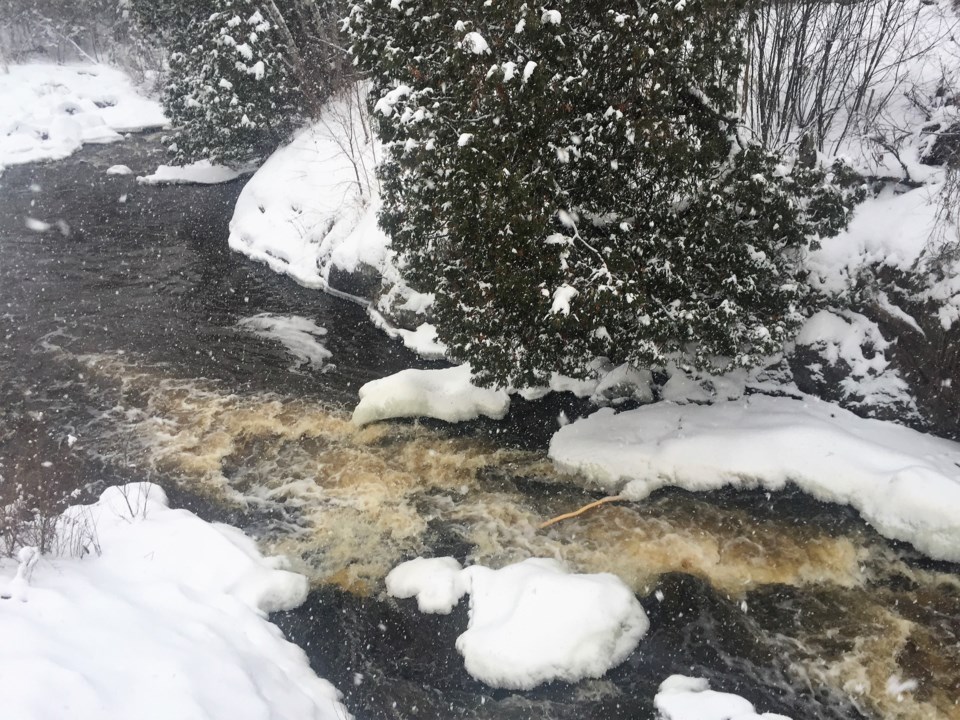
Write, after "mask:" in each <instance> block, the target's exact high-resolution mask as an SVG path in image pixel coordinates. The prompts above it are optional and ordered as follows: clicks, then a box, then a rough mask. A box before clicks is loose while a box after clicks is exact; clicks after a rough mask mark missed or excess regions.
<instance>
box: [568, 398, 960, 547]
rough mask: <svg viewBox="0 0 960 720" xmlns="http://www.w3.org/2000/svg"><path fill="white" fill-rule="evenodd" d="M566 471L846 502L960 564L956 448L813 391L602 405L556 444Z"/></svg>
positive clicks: (614, 483) (616, 482)
mask: <svg viewBox="0 0 960 720" xmlns="http://www.w3.org/2000/svg"><path fill="white" fill-rule="evenodd" d="M550 457H551V458H552V459H553V460H554V462H555V463H556V464H557V465H558V466H560V467H561V468H564V469H567V470H573V471H579V472H582V473H584V474H586V475H587V476H588V477H589V478H591V479H593V480H595V481H596V482H598V483H599V484H601V485H602V486H604V487H605V488H606V489H607V490H608V491H610V492H620V493H621V494H623V495H625V496H627V497H628V498H631V499H635V500H640V499H642V498H645V497H646V496H647V495H649V494H650V493H651V492H653V491H654V490H657V489H658V488H661V487H666V486H677V487H682V488H685V489H687V490H691V491H708V490H715V489H717V488H720V487H723V486H724V485H735V486H741V487H763V488H766V489H768V490H780V489H782V488H783V487H784V486H785V485H786V483H787V482H793V483H795V484H796V485H798V486H799V487H800V488H801V489H802V490H803V491H805V492H808V493H810V494H811V495H813V496H814V497H816V498H817V499H819V500H822V501H825V502H836V503H841V504H848V505H851V506H852V507H854V508H856V509H857V510H858V511H859V512H860V514H861V515H862V516H863V518H864V519H865V520H866V521H867V522H869V523H870V524H871V525H873V526H874V527H875V528H876V529H877V530H878V531H879V532H880V533H882V534H883V535H885V536H887V537H890V538H893V539H896V540H905V541H907V542H910V543H912V544H913V545H914V546H916V547H917V548H918V549H919V550H921V551H922V552H924V553H927V554H928V555H930V556H931V557H934V558H937V559H942V560H950V561H953V562H958V561H960V444H958V443H955V442H951V441H949V440H943V439H940V438H937V437H934V436H931V435H925V434H924V433H920V432H917V431H915V430H910V429H908V428H905V427H902V426H900V425H894V424H892V423H887V422H882V421H879V420H865V419H863V418H860V417H857V416H856V415H854V414H853V413H851V412H848V411H846V410H843V409H841V408H839V407H837V406H836V405H831V404H830V403H826V402H823V401H821V400H817V399H815V398H807V399H805V400H802V401H801V400H794V399H790V398H774V397H766V396H762V395H753V396H749V397H747V398H744V399H742V400H737V401H727V402H717V403H716V404H714V405H709V406H703V405H675V404H673V403H667V402H660V403H657V404H655V405H648V406H646V407H642V408H638V409H636V410H631V411H628V412H624V413H620V414H619V415H617V414H615V413H614V412H613V410H611V409H607V408H605V409H602V410H600V411H598V412H596V413H594V414H593V415H591V416H590V417H588V418H585V419H583V420H578V421H576V422H574V423H573V424H571V425H568V426H566V427H564V428H561V429H560V430H559V431H558V432H557V433H556V434H555V435H554V436H553V439H552V440H551V442H550Z"/></svg>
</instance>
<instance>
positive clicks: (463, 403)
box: [353, 363, 510, 425]
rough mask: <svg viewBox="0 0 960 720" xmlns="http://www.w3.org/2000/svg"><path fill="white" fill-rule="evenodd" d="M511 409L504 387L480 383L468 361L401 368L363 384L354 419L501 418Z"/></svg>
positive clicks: (366, 421)
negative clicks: (474, 379) (433, 367)
mask: <svg viewBox="0 0 960 720" xmlns="http://www.w3.org/2000/svg"><path fill="white" fill-rule="evenodd" d="M509 409H510V395H509V394H508V393H507V392H506V391H505V390H494V389H491V388H481V387H477V386H476V385H474V384H473V382H472V375H471V369H470V364H469V363H464V364H463V365H457V366H456V367H451V368H443V369H440V370H401V371H400V372H398V373H395V374H393V375H389V376H387V377H385V378H381V379H380V380H373V381H371V382H368V383H367V384H366V385H364V386H363V387H361V388H360V402H359V403H358V404H357V407H356V408H355V409H354V411H353V422H354V423H355V424H357V425H366V424H368V423H372V422H376V421H377V420H388V419H390V418H409V417H431V418H436V419H437V420H445V421H446V422H463V421H464V420H475V419H477V418H478V417H480V416H481V415H483V416H486V417H489V418H493V419H494V420H501V419H502V418H503V417H504V416H506V414H507V411H508V410H509Z"/></svg>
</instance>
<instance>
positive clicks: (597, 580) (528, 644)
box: [387, 558, 650, 690]
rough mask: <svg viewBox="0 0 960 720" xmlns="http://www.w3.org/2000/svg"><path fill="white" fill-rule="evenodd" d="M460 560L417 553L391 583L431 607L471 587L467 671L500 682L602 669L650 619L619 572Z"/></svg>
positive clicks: (525, 685) (464, 639)
mask: <svg viewBox="0 0 960 720" xmlns="http://www.w3.org/2000/svg"><path fill="white" fill-rule="evenodd" d="M459 567H460V565H459V563H457V561H456V560H454V559H453V558H437V559H432V560H424V559H422V558H419V559H417V560H412V561H410V562H409V563H403V564H402V565H400V566H398V567H397V568H395V569H394V570H393V571H392V572H391V573H390V576H392V580H390V581H389V582H388V585H387V590H388V592H389V593H390V594H392V595H395V596H397V597H412V596H414V595H416V596H417V600H418V604H419V606H420V609H421V610H424V611H425V612H430V611H429V610H426V609H425V608H424V605H425V604H426V605H427V606H428V607H429V606H435V607H438V608H440V610H438V611H439V612H449V609H450V608H452V607H453V606H454V605H455V604H456V603H457V601H458V600H459V599H460V597H461V596H462V595H463V593H464V592H469V593H470V622H469V626H468V627H467V630H466V631H465V632H464V633H463V634H462V635H460V637H459V638H457V651H458V652H459V653H460V654H461V655H463V659H464V664H465V665H466V669H467V672H469V673H470V675H472V676H473V677H475V678H476V679H478V680H480V681H481V682H484V683H486V684H487V685H491V686H493V687H503V688H510V689H520V690H529V689H531V688H533V687H536V686H537V685H540V684H542V683H545V682H550V681H552V680H565V681H567V682H577V681H578V680H581V679H583V678H588V677H589V678H598V677H601V676H602V675H603V674H604V673H606V672H607V671H608V670H610V669H611V668H613V667H616V666H617V665H619V664H620V663H621V662H623V661H624V660H625V659H626V658H627V656H628V655H630V653H632V652H633V650H634V649H635V648H636V647H637V644H638V643H639V642H640V639H641V638H642V637H643V636H644V635H645V634H646V632H647V629H648V628H649V626H650V623H649V620H648V619H647V615H646V613H645V612H644V611H643V608H642V607H641V605H640V603H639V602H638V601H637V599H636V597H634V595H633V593H632V592H631V591H630V589H629V588H628V587H627V586H626V585H624V583H623V582H622V581H621V580H620V579H619V578H618V577H616V576H615V575H610V574H608V573H603V574H596V575H580V574H574V573H570V572H569V571H568V570H567V569H566V568H565V567H564V566H563V565H561V564H560V563H559V562H557V561H556V560H552V559H540V558H532V559H529V560H524V561H523V562H520V563H516V564H514V565H508V566H507V567H504V568H502V569H500V570H493V569H491V568H488V567H483V566H481V565H474V566H472V567H468V568H466V569H464V570H461V571H459V572H458V570H459ZM390 576H388V577H390ZM391 588H393V589H391ZM394 589H397V590H400V593H396V592H394ZM435 612H437V611H435Z"/></svg>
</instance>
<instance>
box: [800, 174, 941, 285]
mask: <svg viewBox="0 0 960 720" xmlns="http://www.w3.org/2000/svg"><path fill="white" fill-rule="evenodd" d="M939 188H940V185H939V184H935V185H931V186H928V187H922V188H918V189H916V190H911V191H910V192H906V193H902V194H897V193H896V192H894V189H893V188H892V187H888V188H886V189H884V190H883V191H881V192H880V194H879V195H877V197H873V198H868V199H867V200H865V201H864V202H863V203H861V204H860V205H858V206H857V207H856V209H855V210H854V213H853V218H852V219H851V220H850V224H849V225H848V226H847V228H846V229H845V230H843V231H841V232H840V233H839V234H838V235H836V236H834V237H831V238H823V239H822V240H821V241H820V248H819V249H818V250H815V251H813V252H811V253H810V256H809V258H808V259H807V267H808V268H809V269H810V271H811V276H810V281H811V283H812V284H813V285H814V286H815V287H817V288H818V289H820V290H823V291H824V292H828V293H833V294H842V293H845V292H847V291H849V290H851V289H852V288H853V286H854V285H855V284H856V282H857V279H858V276H859V275H860V273H861V272H863V271H864V270H865V269H866V268H868V267H869V266H870V265H872V264H874V263H875V264H877V265H879V266H881V267H891V268H894V269H897V270H903V271H907V270H910V268H911V267H913V265H914V264H915V263H916V261H917V260H918V258H920V256H921V254H922V253H923V251H924V250H925V249H926V248H927V247H928V243H929V242H930V239H931V234H932V232H933V228H934V225H935V224H936V212H937V208H936V200H937V193H938V192H939Z"/></svg>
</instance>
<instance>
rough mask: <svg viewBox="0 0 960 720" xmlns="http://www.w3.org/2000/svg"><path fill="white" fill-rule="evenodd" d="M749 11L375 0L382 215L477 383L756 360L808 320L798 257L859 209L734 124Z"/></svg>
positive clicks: (841, 178)
mask: <svg viewBox="0 0 960 720" xmlns="http://www.w3.org/2000/svg"><path fill="white" fill-rule="evenodd" d="M744 8H745V5H744V3H734V4H731V3H729V2H719V1H715V0H689V1H683V0H681V2H676V0H670V1H669V2H666V1H665V0H663V1H661V0H658V1H655V2H650V3H644V4H642V5H638V4H637V3H634V2H625V1H623V2H621V1H617V2H603V3H595V2H585V1H584V0H558V2H555V3H553V4H551V5H549V6H547V7H544V8H540V7H539V6H536V7H535V6H531V5H529V4H527V3H524V2H521V1H520V0H511V1H508V2H498V3H471V4H470V5H469V6H468V7H467V8H466V9H461V8H460V6H458V5H452V4H450V3H447V2H441V1H440V0H364V1H363V2H358V3H356V4H355V5H354V6H353V8H352V10H351V13H350V16H349V18H348V19H347V20H346V21H345V29H346V31H347V33H348V34H349V36H350V38H351V42H352V51H353V52H354V53H355V55H356V57H357V59H358V61H359V63H360V65H361V66H362V67H364V68H366V69H368V70H369V71H370V72H371V73H372V75H373V79H374V91H373V93H372V97H373V99H374V101H375V103H374V104H375V107H374V111H375V113H376V116H377V120H378V122H379V132H380V135H381V137H382V139H383V140H384V142H385V144H386V150H387V157H386V160H385V162H384V163H383V165H382V166H381V176H382V180H383V189H384V210H383V213H382V215H381V223H382V225H383V227H384V228H385V229H386V230H387V232H388V233H389V234H390V236H391V238H392V242H393V247H394V249H395V250H397V251H398V252H399V253H400V256H401V261H402V263H403V269H404V272H405V274H406V276H407V277H408V279H409V280H410V282H411V284H412V285H413V286H414V287H415V289H417V290H419V291H423V292H433V291H435V292H436V297H437V300H436V305H435V311H436V320H437V326H438V331H439V336H440V339H441V340H442V341H443V342H445V343H447V345H448V346H449V348H450V351H451V353H452V354H453V355H454V356H455V357H457V358H458V359H460V360H469V361H470V362H471V364H472V366H473V369H474V371H475V372H476V373H477V375H478V378H479V379H480V380H481V381H483V382H498V383H501V384H514V385H520V386H523V385H537V384H543V382H542V380H543V378H544V377H545V376H548V375H549V372H550V371H553V370H558V371H560V372H563V373H565V374H568V375H572V376H582V375H583V374H584V373H586V372H588V370H589V362H590V360H591V358H593V357H598V356H604V357H607V358H609V359H610V360H611V361H613V362H614V363H616V364H619V363H622V362H630V363H633V364H635V365H648V364H663V363H664V361H665V359H666V358H667V357H668V356H670V355H671V354H673V353H677V352H680V353H687V354H689V355H690V356H691V357H692V358H693V360H694V361H695V362H696V363H697V364H699V365H702V366H715V367H729V366H748V365H751V364H754V363H756V362H758V361H760V359H761V358H763V357H764V356H766V355H768V354H770V353H772V352H776V351H778V350H779V349H780V347H781V345H782V343H783V342H784V340H785V339H787V338H789V337H790V335H791V333H792V332H793V331H794V330H795V328H796V327H797V326H798V324H799V322H800V320H801V319H802V315H803V312H802V311H803V306H804V304H805V302H806V300H805V298H806V288H805V286H804V284H803V282H802V276H801V274H800V272H799V265H798V256H799V254H800V253H801V252H802V251H803V249H804V248H805V247H806V246H807V244H808V243H809V242H810V241H811V240H812V239H814V238H816V236H817V235H818V234H821V233H823V234H831V233H833V232H835V231H836V230H837V229H838V228H839V227H840V226H842V225H843V223H844V222H845V219H846V215H847V212H848V210H849V207H850V205H851V203H852V201H853V199H854V197H853V195H852V194H845V193H844V192H842V191H840V190H838V189H837V188H835V187H832V186H830V185H829V184H824V180H825V179H828V180H836V181H837V182H840V183H843V182H847V181H848V180H850V178H849V177H848V175H847V173H846V172H845V171H843V169H842V168H840V167H837V168H836V169H835V171H831V172H830V173H823V172H821V171H818V170H811V169H806V170H802V171H801V170H798V171H797V172H796V173H791V171H790V169H789V168H787V167H785V166H784V165H783V164H782V163H780V162H779V161H778V159H777V158H775V157H773V156H771V155H768V154H767V153H765V152H764V151H763V150H762V149H761V148H760V147H759V146H758V145H756V144H754V143H752V142H751V141H750V140H748V139H746V138H745V136H744V134H743V133H741V132H740V130H741V128H740V125H739V121H738V119H737V118H736V117H734V114H733V113H734V111H735V108H736V105H737V87H738V80H739V78H740V75H741V69H742V64H743V60H744V57H743V43H742V31H743V26H742V23H741V21H740V18H741V17H742V15H740V12H742V11H743V10H744Z"/></svg>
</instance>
